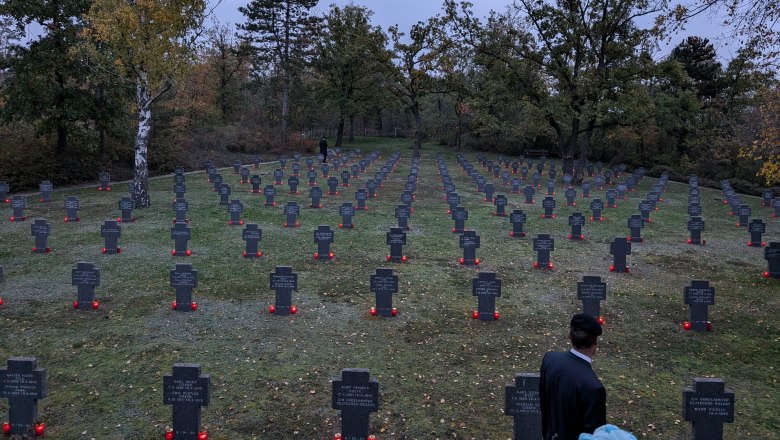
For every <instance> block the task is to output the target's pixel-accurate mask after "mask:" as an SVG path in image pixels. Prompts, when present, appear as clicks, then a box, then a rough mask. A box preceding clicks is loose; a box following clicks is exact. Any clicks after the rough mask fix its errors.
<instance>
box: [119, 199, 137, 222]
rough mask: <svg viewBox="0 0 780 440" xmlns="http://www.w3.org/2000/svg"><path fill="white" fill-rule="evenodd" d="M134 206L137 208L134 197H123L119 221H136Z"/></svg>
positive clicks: (120, 202) (120, 201) (120, 203)
mask: <svg viewBox="0 0 780 440" xmlns="http://www.w3.org/2000/svg"><path fill="white" fill-rule="evenodd" d="M133 208H135V203H133V199H131V198H130V197H122V199H120V200H119V211H120V212H121V214H120V216H119V218H117V221H118V222H120V223H133V222H134V221H135V219H134V218H133Z"/></svg>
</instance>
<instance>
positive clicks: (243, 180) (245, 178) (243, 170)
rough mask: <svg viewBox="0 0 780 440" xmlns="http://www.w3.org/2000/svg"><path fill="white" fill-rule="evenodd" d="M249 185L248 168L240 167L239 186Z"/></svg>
mask: <svg viewBox="0 0 780 440" xmlns="http://www.w3.org/2000/svg"><path fill="white" fill-rule="evenodd" d="M247 183H249V168H247V167H241V184H242V185H246V184H247Z"/></svg>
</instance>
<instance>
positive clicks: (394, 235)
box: [387, 227, 406, 263]
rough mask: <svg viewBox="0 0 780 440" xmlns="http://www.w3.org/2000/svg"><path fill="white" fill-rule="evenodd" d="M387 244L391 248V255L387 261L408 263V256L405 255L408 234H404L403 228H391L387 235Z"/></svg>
mask: <svg viewBox="0 0 780 440" xmlns="http://www.w3.org/2000/svg"><path fill="white" fill-rule="evenodd" d="M387 244H388V245H389V246H390V255H388V256H387V261H393V262H395V263H401V262H405V261H406V256H405V255H403V247H404V245H405V244H406V232H404V229H403V228H399V227H395V228H390V232H388V233H387Z"/></svg>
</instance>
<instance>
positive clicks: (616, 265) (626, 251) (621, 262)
mask: <svg viewBox="0 0 780 440" xmlns="http://www.w3.org/2000/svg"><path fill="white" fill-rule="evenodd" d="M609 253H610V254H612V267H610V268H609V270H610V271H611V272H629V269H628V265H627V263H626V256H627V255H631V241H630V240H629V239H627V238H626V237H615V238H614V239H613V240H612V243H610V244H609Z"/></svg>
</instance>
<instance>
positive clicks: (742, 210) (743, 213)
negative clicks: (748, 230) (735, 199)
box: [737, 204, 753, 228]
mask: <svg viewBox="0 0 780 440" xmlns="http://www.w3.org/2000/svg"><path fill="white" fill-rule="evenodd" d="M751 214H753V210H752V209H751V208H750V205H745V204H741V205H739V208H737V215H738V216H739V223H737V226H739V227H741V228H744V227H745V226H747V225H748V219H749V218H750V215H751Z"/></svg>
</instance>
